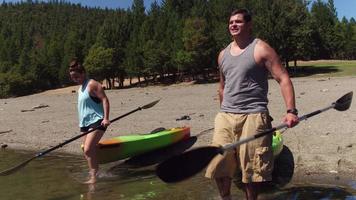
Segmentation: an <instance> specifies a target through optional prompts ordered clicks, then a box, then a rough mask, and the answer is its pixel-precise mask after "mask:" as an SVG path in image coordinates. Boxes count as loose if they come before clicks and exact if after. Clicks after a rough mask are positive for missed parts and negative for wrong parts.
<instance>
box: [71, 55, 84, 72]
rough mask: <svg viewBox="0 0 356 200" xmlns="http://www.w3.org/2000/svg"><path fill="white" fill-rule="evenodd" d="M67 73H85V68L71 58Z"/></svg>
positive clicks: (75, 59)
mask: <svg viewBox="0 0 356 200" xmlns="http://www.w3.org/2000/svg"><path fill="white" fill-rule="evenodd" d="M69 72H78V73H85V68H84V67H83V65H82V64H81V63H80V62H79V61H78V59H77V58H73V59H72V61H71V62H70V63H69Z"/></svg>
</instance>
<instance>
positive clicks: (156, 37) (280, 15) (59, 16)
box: [0, 0, 356, 98]
mask: <svg viewBox="0 0 356 200" xmlns="http://www.w3.org/2000/svg"><path fill="white" fill-rule="evenodd" d="M242 7H244V8H248V9H250V10H251V12H252V13H253V23H254V35H255V36H256V37H259V38H261V39H263V40H265V41H267V42H268V43H269V44H270V45H271V46H272V47H273V48H275V50H276V51H277V53H278V54H279V55H280V57H281V59H282V61H283V63H286V66H285V67H287V68H288V67H289V66H288V62H289V61H296V60H316V59H343V60H352V59H356V21H355V19H354V18H351V19H346V18H342V19H341V20H340V19H338V17H337V11H336V9H335V6H334V2H333V0H328V1H327V2H325V1H321V0H317V1H313V2H310V1H307V0H191V1H186V0H163V1H161V2H160V3H153V4H152V5H150V7H149V8H145V7H144V1H143V0H134V1H133V4H132V6H131V7H130V8H129V9H100V8H89V7H85V6H82V5H80V4H72V3H69V2H66V1H63V0H51V1H48V2H41V1H31V0H27V1H24V2H21V3H5V2H3V3H2V4H1V6H0V98H7V97H14V96H21V95H27V94H31V93H35V92H40V91H43V90H48V89H54V88H60V87H64V86H68V85H71V84H72V83H71V82H70V80H69V77H68V67H67V66H68V63H69V61H70V60H71V59H72V58H74V57H76V58H78V59H79V60H81V61H82V62H83V63H84V66H85V67H86V69H87V72H88V73H89V75H90V76H91V77H93V78H95V79H96V80H98V81H103V80H107V81H106V83H107V86H106V87H107V88H120V87H123V86H124V85H123V81H124V80H125V79H130V80H131V79H132V78H136V79H137V78H138V80H139V81H140V82H141V81H142V82H144V83H157V82H160V83H172V82H179V81H182V80H184V79H185V78H189V79H191V80H209V79H210V78H211V76H212V75H213V74H214V73H216V71H217V67H216V65H217V64H216V57H217V55H218V53H219V51H220V50H222V49H223V48H224V47H225V46H226V45H227V44H229V43H230V42H231V38H230V36H229V32H228V29H227V27H228V19H229V15H230V13H231V11H232V10H234V9H236V8H242ZM114 83H115V84H114Z"/></svg>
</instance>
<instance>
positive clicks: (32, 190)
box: [0, 150, 356, 200]
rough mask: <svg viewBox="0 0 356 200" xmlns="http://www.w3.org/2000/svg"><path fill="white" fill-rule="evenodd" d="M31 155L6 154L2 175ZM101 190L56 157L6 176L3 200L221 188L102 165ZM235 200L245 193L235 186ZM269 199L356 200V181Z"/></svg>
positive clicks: (201, 192)
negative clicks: (167, 181)
mask: <svg viewBox="0 0 356 200" xmlns="http://www.w3.org/2000/svg"><path fill="white" fill-rule="evenodd" d="M33 155H34V153H31V152H20V151H17V152H14V151H12V150H0V171H2V170H4V169H7V168H10V167H13V166H14V165H16V164H18V163H20V162H22V161H24V160H26V159H28V158H30V157H32V156H33ZM101 171H103V172H102V173H101V174H100V181H99V182H98V183H97V184H96V185H95V186H88V185H85V184H82V182H84V181H85V180H86V176H87V165H86V162H85V160H84V158H83V157H81V156H74V155H65V154H50V155H48V156H47V155H46V156H43V157H42V158H38V159H35V160H33V161H32V162H30V163H29V164H28V165H27V166H26V167H24V168H23V169H21V170H19V171H18V172H16V173H14V174H12V175H8V176H0V200H83V199H88V200H114V199H115V200H116V199H120V200H121V199H127V200H146V199H157V200H163V199H164V200H166V199H169V200H186V199H187V200H215V199H219V198H218V191H217V189H216V187H215V185H214V184H213V183H212V182H211V181H209V180H208V179H205V178H203V176H202V174H198V175H196V176H195V177H193V178H191V179H189V180H187V181H184V182H181V183H178V184H165V183H163V182H162V181H160V180H159V179H158V178H157V177H156V176H155V174H154V167H145V168H136V169H132V168H128V167H125V165H124V164H122V163H112V164H108V165H104V166H102V170H101ZM232 194H233V199H243V197H244V194H243V193H242V192H241V191H240V190H239V189H237V187H235V186H233V188H232ZM264 196H265V198H266V199H280V200H285V199H290V200H297V199H301V200H305V199H320V200H329V199H330V200H331V199H345V200H356V181H352V180H351V181H349V182H348V184H346V185H343V186H336V185H321V184H317V183H308V184H306V183H293V184H289V185H287V186H286V187H285V188H283V189H279V190H272V191H269V192H268V193H266V194H265V195H264Z"/></svg>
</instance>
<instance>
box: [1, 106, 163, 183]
mask: <svg viewBox="0 0 356 200" xmlns="http://www.w3.org/2000/svg"><path fill="white" fill-rule="evenodd" d="M159 101H160V100H157V101H154V102H151V103H149V104H146V105H144V106H142V107H138V108H136V109H134V110H132V111H130V112H128V113H126V114H123V115H121V116H119V117H116V118H114V119H112V120H110V122H111V123H112V122H114V121H117V120H119V119H121V118H123V117H126V116H127V115H130V114H132V113H134V112H137V111H139V110H142V109H148V108H151V107H153V106H154V105H156V104H157V103H158V102H159ZM101 126H102V125H100V126H97V127H96V128H94V129H91V130H89V131H87V132H85V133H82V134H80V135H77V136H75V137H73V138H71V139H69V140H66V141H64V142H63V143H61V144H58V145H56V146H54V147H51V148H49V149H47V150H45V151H42V152H40V153H37V154H36V155H35V156H33V157H31V158H30V159H27V160H26V161H24V162H22V163H20V164H18V165H16V166H14V167H12V168H10V169H7V170H4V171H0V176H6V175H10V174H12V173H14V172H16V171H18V170H19V169H21V168H23V167H24V166H26V165H27V164H28V163H29V162H31V161H32V160H34V159H36V158H38V157H41V156H43V155H46V154H47V153H49V152H51V151H53V150H55V149H58V148H60V147H63V146H64V145H66V144H68V143H70V142H72V141H74V140H76V139H78V138H80V137H83V136H84V135H87V134H89V133H91V132H93V131H95V130H97V129H98V128H99V127H101Z"/></svg>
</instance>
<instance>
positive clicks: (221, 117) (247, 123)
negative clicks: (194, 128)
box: [205, 112, 273, 183]
mask: <svg viewBox="0 0 356 200" xmlns="http://www.w3.org/2000/svg"><path fill="white" fill-rule="evenodd" d="M269 128H271V121H270V117H269V115H268V113H256V114H255V113H253V114H233V113H224V112H220V113H218V114H217V115H216V117H215V130H214V136H213V145H214V146H224V145H226V144H229V143H234V142H236V141H238V140H240V139H243V138H246V137H249V136H252V135H255V134H256V133H259V132H263V131H265V130H266V129H269ZM237 169H239V170H241V172H242V182H243V183H251V182H263V181H271V180H272V170H273V152H272V134H268V135H266V136H263V137H260V138H257V139H255V140H252V141H250V142H248V143H245V144H242V145H240V146H238V147H236V149H235V151H228V152H225V154H224V155H220V154H219V155H217V156H216V157H215V158H214V159H213V160H212V161H211V162H210V164H209V166H208V168H207V170H206V174H205V176H206V177H208V178H222V177H230V178H233V176H234V175H235V173H236V170H237Z"/></svg>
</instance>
